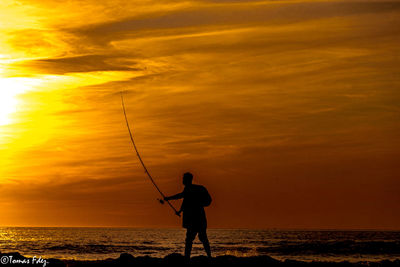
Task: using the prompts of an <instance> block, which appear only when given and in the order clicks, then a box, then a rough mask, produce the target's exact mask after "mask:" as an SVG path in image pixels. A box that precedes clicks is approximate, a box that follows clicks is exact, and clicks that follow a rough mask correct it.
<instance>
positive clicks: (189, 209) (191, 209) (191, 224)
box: [164, 172, 211, 259]
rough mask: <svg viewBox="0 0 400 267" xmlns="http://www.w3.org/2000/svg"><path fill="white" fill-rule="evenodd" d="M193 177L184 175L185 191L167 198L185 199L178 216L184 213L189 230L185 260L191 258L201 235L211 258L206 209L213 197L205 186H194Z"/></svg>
mask: <svg viewBox="0 0 400 267" xmlns="http://www.w3.org/2000/svg"><path fill="white" fill-rule="evenodd" d="M192 181H193V175H192V174H191V173H190V172H187V173H185V174H183V185H184V186H185V189H184V190H183V192H182V193H179V194H176V195H173V196H170V197H165V198H164V199H165V200H171V199H180V198H183V202H182V206H181V209H180V210H179V211H178V214H180V213H181V212H183V218H182V226H183V227H184V228H186V229H187V231H186V243H185V258H186V259H189V258H190V253H191V251H192V244H193V240H194V239H195V238H196V235H197V234H199V239H200V241H201V242H202V243H203V246H204V250H205V251H206V253H207V256H208V257H210V258H211V249H210V244H209V242H208V238H207V231H206V229H207V219H206V213H205V211H204V207H207V206H209V205H210V204H211V197H210V195H209V194H208V191H207V189H206V188H205V187H204V186H201V185H196V184H192Z"/></svg>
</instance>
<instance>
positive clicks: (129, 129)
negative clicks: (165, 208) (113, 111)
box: [121, 92, 180, 217]
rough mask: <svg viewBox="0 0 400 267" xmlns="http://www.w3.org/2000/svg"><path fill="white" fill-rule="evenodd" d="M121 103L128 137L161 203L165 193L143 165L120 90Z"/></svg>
mask: <svg viewBox="0 0 400 267" xmlns="http://www.w3.org/2000/svg"><path fill="white" fill-rule="evenodd" d="M121 103H122V109H123V110H124V116H125V122H126V127H127V128H128V132H129V136H130V138H131V141H132V144H133V147H134V148H135V151H136V155H137V157H138V159H139V161H140V163H141V164H142V166H143V169H144V172H145V173H146V174H147V176H148V177H149V179H150V181H151V182H152V184H153V185H154V187H155V188H156V189H157V191H158V192H159V193H160V195H161V197H162V199H159V201H160V203H161V204H164V198H165V195H164V194H163V192H162V191H161V190H160V188H159V187H158V186H157V184H156V182H155V181H154V180H153V177H151V175H150V173H149V171H148V170H147V168H146V165H144V162H143V160H142V157H141V156H140V154H139V151H138V149H137V147H136V144H135V140H134V139H133V134H132V131H131V127H129V122H128V117H127V115H126V109H125V102H124V95H123V93H122V92H121ZM166 202H167V203H168V205H169V206H170V207H171V209H173V210H174V212H175V214H176V215H177V216H179V217H180V215H179V213H178V211H177V210H176V209H175V207H174V206H173V205H172V204H171V203H170V202H169V201H168V200H166Z"/></svg>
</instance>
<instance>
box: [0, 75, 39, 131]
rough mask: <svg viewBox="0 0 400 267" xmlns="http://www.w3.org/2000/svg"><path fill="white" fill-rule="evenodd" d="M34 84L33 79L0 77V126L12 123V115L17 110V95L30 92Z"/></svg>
mask: <svg viewBox="0 0 400 267" xmlns="http://www.w3.org/2000/svg"><path fill="white" fill-rule="evenodd" d="M36 84H37V80H35V79H30V78H2V77H1V76H0V126H2V125H7V124H10V123H11V122H12V114H14V113H15V112H16V111H17V109H18V95H19V94H22V93H24V92H26V91H28V90H31V89H32V88H33V87H34V86H35V85H36Z"/></svg>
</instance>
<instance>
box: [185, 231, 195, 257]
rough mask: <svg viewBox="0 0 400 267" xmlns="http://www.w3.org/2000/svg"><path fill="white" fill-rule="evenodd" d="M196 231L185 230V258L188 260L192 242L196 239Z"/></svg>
mask: <svg viewBox="0 0 400 267" xmlns="http://www.w3.org/2000/svg"><path fill="white" fill-rule="evenodd" d="M196 235H197V231H195V230H193V229H190V228H187V229H186V240H185V258H186V259H190V253H191V252H192V244H193V240H194V239H195V238H196Z"/></svg>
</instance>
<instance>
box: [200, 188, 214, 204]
mask: <svg viewBox="0 0 400 267" xmlns="http://www.w3.org/2000/svg"><path fill="white" fill-rule="evenodd" d="M201 201H202V203H201V204H202V205H203V207H208V206H210V204H211V202H212V199H211V196H210V194H209V193H208V191H207V189H206V188H205V187H202V190H201Z"/></svg>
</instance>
